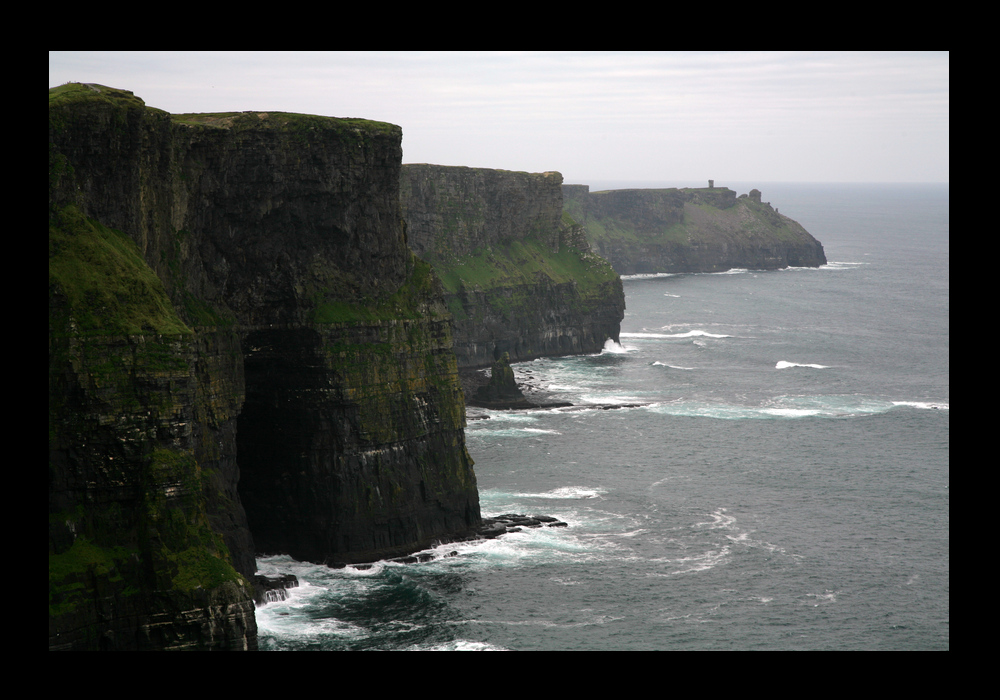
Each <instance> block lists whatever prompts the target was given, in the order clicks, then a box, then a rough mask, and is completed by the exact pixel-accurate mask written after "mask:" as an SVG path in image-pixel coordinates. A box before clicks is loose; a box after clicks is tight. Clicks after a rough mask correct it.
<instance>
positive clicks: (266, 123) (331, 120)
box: [170, 110, 400, 137]
mask: <svg viewBox="0 0 1000 700" xmlns="http://www.w3.org/2000/svg"><path fill="white" fill-rule="evenodd" d="M170 119H171V120H172V121H173V122H174V123H175V124H182V125H186V126H202V127H209V128H216V129H233V130H236V131H239V130H242V129H251V128H252V129H261V128H264V129H277V130H281V131H287V132H290V133H306V132H309V131H336V132H338V133H340V134H341V135H342V136H346V137H352V136H353V135H354V134H356V133H357V132H364V133H369V134H382V135H385V136H392V135H394V134H398V133H399V132H400V128H399V127H398V126H396V125H395V124H389V123H388V122H379V121H374V120H371V119H355V118H341V117H324V116H320V115H316V114H296V113H294V112H268V111H263V110H262V111H252V112H214V113H204V114H202V113H191V114H171V115H170Z"/></svg>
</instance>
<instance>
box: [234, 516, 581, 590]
mask: <svg viewBox="0 0 1000 700" xmlns="http://www.w3.org/2000/svg"><path fill="white" fill-rule="evenodd" d="M526 527H527V528H540V527H569V523H566V522H563V521H562V520H559V519H558V518H554V517H552V516H551V515H525V514H524V513H504V514H503V515H498V516H496V517H494V518H483V520H482V524H481V525H480V526H479V527H478V528H477V529H476V532H475V533H474V534H472V535H470V536H468V537H465V538H462V539H459V540H453V541H455V542H475V541H477V540H493V539H496V538H497V537H500V536H501V535H506V534H511V533H514V532H521V530H523V529H524V528H526ZM456 556H458V552H457V551H454V550H453V551H451V552H448V553H447V554H443V555H438V554H434V553H433V552H428V551H422V552H416V553H414V554H409V555H407V556H403V557H394V558H392V559H386V560H385V561H388V562H392V563H394V564H418V563H422V562H428V561H432V560H434V559H444V558H447V557H456ZM375 564H376V562H369V563H361V564H346V563H335V564H330V565H329V566H330V568H331V569H343V568H346V567H348V566H350V567H351V568H352V569H357V570H359V571H365V570H368V569H371V568H372V567H373V566H375ZM253 585H254V602H255V603H256V605H257V606H258V607H260V606H261V605H266V604H268V603H274V602H277V601H281V600H285V599H286V598H288V593H287V590H288V589H289V588H297V587H298V585H299V580H298V578H297V577H296V576H295V575H294V574H270V575H263V574H257V575H256V576H254V577H253Z"/></svg>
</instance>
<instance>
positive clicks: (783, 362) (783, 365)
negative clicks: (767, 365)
mask: <svg viewBox="0 0 1000 700" xmlns="http://www.w3.org/2000/svg"><path fill="white" fill-rule="evenodd" d="M788 367H812V368H813V369H829V368H830V366H829V365H812V364H799V363H798V362H788V361H787V360H778V364H776V365H775V366H774V368H775V369H787V368H788Z"/></svg>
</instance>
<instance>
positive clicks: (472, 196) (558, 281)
mask: <svg viewBox="0 0 1000 700" xmlns="http://www.w3.org/2000/svg"><path fill="white" fill-rule="evenodd" d="M561 185H562V175H560V174H559V173H556V172H547V173H523V172H511V171H505V170H490V169H484V168H466V167H452V166H441V165H427V164H412V165H404V166H403V172H402V179H401V201H402V207H403V215H404V218H405V220H406V224H407V240H408V243H409V245H410V247H411V249H412V250H413V251H414V252H415V253H417V255H419V256H420V257H421V258H423V259H424V260H427V261H428V262H429V263H430V264H431V265H432V266H433V267H434V270H435V272H436V273H437V275H438V276H439V277H440V278H441V281H442V283H443V285H444V295H445V302H446V304H447V306H448V308H449V310H450V311H451V313H452V315H453V317H454V324H455V325H454V327H455V335H454V339H455V354H456V355H457V356H458V363H459V366H460V367H463V368H471V367H489V366H491V364H492V363H493V361H494V360H495V359H497V358H499V357H500V356H501V355H502V354H503V353H505V352H506V353H508V355H509V357H510V361H512V362H523V361H526V360H531V359H534V358H536V357H543V356H554V355H572V354H581V353H593V352H600V350H601V349H602V348H603V347H604V343H605V341H606V340H607V339H608V338H612V339H614V340H615V341H617V340H618V334H619V329H620V324H621V320H622V318H623V317H624V313H625V295H624V292H623V290H622V286H621V279H620V278H619V277H618V275H617V274H615V272H614V270H612V269H611V266H610V265H608V263H607V262H606V261H605V260H603V259H602V258H600V257H599V256H597V255H595V254H594V253H593V252H592V251H591V250H590V246H589V245H588V244H587V242H586V240H585V238H584V236H583V234H582V229H581V228H580V227H579V226H578V225H576V223H575V222H574V221H573V220H572V218H571V217H568V216H566V215H564V212H563V211H562V209H563V202H562V189H561Z"/></svg>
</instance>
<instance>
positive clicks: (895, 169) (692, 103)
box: [49, 51, 949, 183]
mask: <svg viewBox="0 0 1000 700" xmlns="http://www.w3.org/2000/svg"><path fill="white" fill-rule="evenodd" d="M70 81H74V82H86V83H100V84H103V85H109V86H111V87H116V88H123V89H125V90H131V91H132V92H134V93H135V94H136V95H137V96H138V97H141V98H142V99H143V100H145V102H146V104H147V105H149V106H150V107H157V108H159V109H164V110H166V111H168V112H173V113H180V112H228V111H243V110H259V111H264V110H271V111H285V112H304V113H309V114H321V115H326V116H333V117H361V118H366V119H377V120H380V121H387V122H391V123H393V124H398V125H399V126H401V127H402V129H403V162H404V163H437V164H442V165H468V166H472V167H484V168H501V169H505V170H526V171H529V172H541V171H545V170H558V171H559V172H561V173H562V174H563V176H564V178H565V181H566V182H568V183H569V182H577V183H587V182H588V181H593V180H601V181H606V180H633V181H635V180H643V181H678V182H681V181H685V180H691V181H692V183H700V182H702V181H704V180H707V179H708V178H713V179H715V180H717V181H718V182H719V183H723V182H726V181H750V182H947V181H948V180H949V171H948V160H949V146H948V141H949V133H948V132H949V120H948V112H949V54H948V52H863V53H854V52H511V53H506V52H486V51H484V52H194V51H178V52H147V51H50V52H49V87H55V86H58V85H61V84H63V83H66V82H70Z"/></svg>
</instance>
